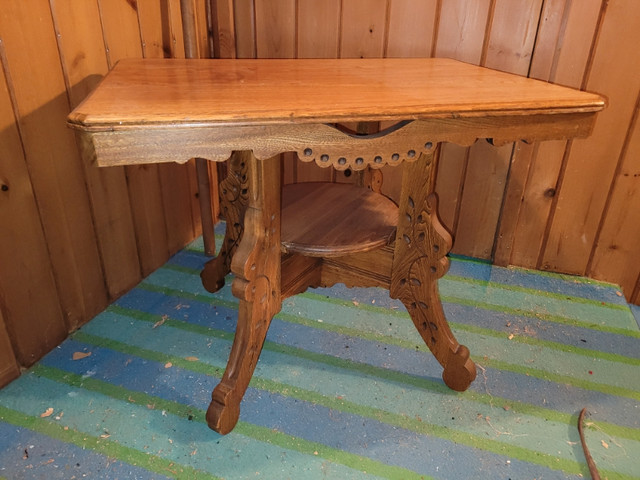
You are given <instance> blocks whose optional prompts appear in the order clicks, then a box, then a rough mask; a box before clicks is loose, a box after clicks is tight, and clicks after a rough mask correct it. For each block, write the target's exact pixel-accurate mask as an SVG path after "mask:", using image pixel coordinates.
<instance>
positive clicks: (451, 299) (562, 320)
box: [140, 264, 640, 338]
mask: <svg viewBox="0 0 640 480" xmlns="http://www.w3.org/2000/svg"><path fill="white" fill-rule="evenodd" d="M162 269H164V270H173V271H176V272H180V273H185V274H189V275H199V274H200V272H199V270H196V269H193V268H189V267H184V266H180V265H172V264H166V265H164V266H163V267H162ZM231 278H233V277H231V276H229V277H227V281H228V280H230V279H231ZM478 282H480V281H478ZM149 284H150V283H149V281H148V280H147V281H145V282H143V283H142V284H140V286H143V285H149ZM496 285H501V284H496ZM498 288H499V287H498ZM515 288H516V287H514V289H515ZM517 288H522V289H525V290H527V289H526V288H525V287H517ZM530 291H531V293H532V294H534V295H535V292H538V291H537V290H530ZM196 295H197V294H196ZM298 296H303V297H307V298H313V297H312V296H315V297H317V298H316V299H318V300H321V301H324V302H328V303H335V304H339V305H343V306H349V307H351V308H353V307H356V306H355V305H353V302H349V301H347V300H343V299H338V298H326V296H323V295H319V294H315V293H313V292H304V293H301V294H298ZM561 297H563V298H568V297H565V296H561ZM575 298H577V297H575ZM440 299H441V300H442V301H443V302H447V303H455V304H458V305H463V306H467V307H476V308H481V309H483V310H489V311H494V312H500V313H505V314H508V315H514V316H522V317H527V318H535V319H537V320H544V321H547V322H552V323H558V324H561V325H568V326H572V327H580V328H589V329H591V330H596V331H600V332H606V333H614V334H617V335H625V336H628V337H632V338H640V330H637V329H636V330H632V329H629V328H626V327H616V326H610V325H602V324H599V323H594V322H589V321H585V320H581V319H576V318H571V317H566V316H562V315H557V314H552V313H543V312H534V311H531V310H527V309H522V308H516V307H509V306H506V305H499V304H495V303H489V302H483V301H481V300H478V299H470V298H464V297H459V296H455V295H443V294H442V293H441V295H440ZM565 301H568V300H565ZM577 303H579V302H577ZM610 305H611V308H612V309H614V310H620V311H627V310H628V308H627V307H626V306H620V305H616V304H610ZM592 306H597V307H603V306H602V305H601V304H600V302H596V304H595V305H592ZM356 308H361V309H364V310H372V311H383V310H384V311H388V312H392V314H393V313H395V314H396V315H402V314H403V313H404V312H401V311H394V310H387V309H384V308H381V307H375V306H371V305H364V304H360V305H358V306H357V307H356ZM629 319H630V322H629V325H630V326H633V327H634V328H635V326H636V322H635V321H633V322H631V320H633V316H632V315H631V312H630V311H629ZM450 325H457V324H456V323H454V322H450Z"/></svg>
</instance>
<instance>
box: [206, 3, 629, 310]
mask: <svg viewBox="0 0 640 480" xmlns="http://www.w3.org/2000/svg"><path fill="white" fill-rule="evenodd" d="M266 3H269V7H268V8H265V4H266ZM254 5H255V8H254ZM212 10H213V11H214V12H222V13H223V14H222V15H221V16H219V17H217V18H216V19H215V21H214V25H216V26H217V30H216V31H215V32H214V37H216V36H218V35H219V36H220V37H221V40H220V44H221V45H226V46H225V51H226V52H227V54H228V56H234V55H237V56H239V57H256V56H261V57H264V56H274V57H277V56H282V55H285V56H292V53H291V52H292V50H293V52H294V53H293V55H294V56H300V57H303V56H304V57H314V56H318V57H327V56H335V57H340V56H343V57H365V56H394V57H411V56H424V57H428V56H439V57H450V58H455V59H458V60H462V61H465V62H469V63H474V64H479V65H486V66H489V67H492V68H497V69H500V70H505V71H509V72H513V73H515V74H518V75H523V76H531V77H534V78H538V79H541V80H545V81H550V82H553V83H558V84H562V85H568V86H572V87H576V88H586V89H588V90H593V91H596V92H598V93H602V94H604V95H606V96H608V97H609V99H610V105H609V109H608V110H607V111H606V112H605V114H603V115H602V118H600V119H599V120H598V125H597V126H596V129H595V131H594V135H593V136H592V137H591V138H589V139H587V140H576V141H570V142H565V141H554V142H541V143H539V144H534V145H526V144H522V143H519V144H516V145H508V146H504V147H500V148H496V147H493V146H491V145H488V144H487V143H485V142H479V143H478V144H476V145H473V146H472V147H470V148H463V147H459V146H456V145H444V146H443V149H442V154H441V158H440V163H439V173H438V182H437V186H436V190H437V192H438V194H439V196H440V198H441V202H440V210H441V211H440V213H441V217H442V219H443V222H444V223H445V225H447V227H448V228H449V229H450V230H451V231H452V232H453V233H454V236H455V238H456V241H455V244H454V251H455V252H456V253H459V254H463V255H469V256H475V257H480V258H488V259H493V260H494V261H496V263H498V264H500V265H509V264H513V265H521V266H525V267H529V268H538V269H544V270H549V271H557V272H562V273H576V274H581V275H589V276H592V277H595V278H598V279H602V280H608V281H612V282H618V283H621V284H622V286H623V289H624V292H625V295H626V296H627V298H631V297H632V296H633V299H634V300H635V301H638V300H639V298H640V287H638V286H637V285H640V278H639V275H640V266H639V263H640V262H638V261H637V260H636V259H637V258H640V255H639V254H640V232H638V229H637V227H636V225H637V224H638V219H637V218H636V215H637V213H636V212H638V211H640V199H639V198H638V195H636V194H635V192H636V191H637V190H638V189H639V188H640V175H636V174H637V169H638V166H637V156H638V154H637V148H636V143H637V135H638V134H637V133H636V130H637V127H635V125H637V113H635V114H634V112H637V98H638V89H639V86H638V84H637V83H638V79H639V78H640V77H639V76H638V75H637V74H634V73H637V72H638V71H640V68H638V66H637V60H636V59H637V57H638V53H637V52H636V50H637V49H635V45H637V44H638V43H640V42H639V40H640V39H639V38H638V32H640V28H639V27H638V25H637V22H638V19H639V18H640V4H639V3H638V2H634V1H633V0H608V1H605V0H584V1H579V2H577V1H572V0H516V1H513V0H362V1H361V0H349V1H348V2H347V1H339V0H335V1H330V2H315V1H311V0H275V1H272V2H266V1H262V0H260V1H258V0H256V1H255V2H253V1H252V0H212ZM277 11H282V12H283V13H282V15H283V17H278V18H277V19H274V18H273V17H274V12H277ZM292 15H295V17H294V18H293V19H292ZM284 19H286V22H285V21H284ZM283 23H286V25H284V26H282V27H281V25H282V24H283ZM323 26H324V27H326V28H322V27H323ZM292 30H293V31H292ZM291 42H295V43H294V45H295V48H293V49H292V47H291ZM230 45H232V46H231V47H230ZM616 45H617V46H616ZM230 52H231V53H230ZM612 72H613V73H612ZM632 72H633V73H632ZM634 108H635V110H634ZM389 170H391V169H388V168H385V169H384V173H385V179H384V182H383V187H382V189H383V192H384V193H386V194H388V195H390V196H391V197H395V196H396V195H397V192H398V188H399V182H397V181H396V173H395V170H392V171H389ZM397 170H400V169H397ZM333 177H334V178H335V179H336V180H338V181H350V180H348V179H344V178H342V177H340V175H338V176H336V175H335V174H334V175H333ZM326 178H327V173H326V172H323V171H322V170H321V169H315V170H313V169H309V168H308V167H307V166H302V164H300V163H296V162H293V161H292V160H291V159H289V160H288V161H287V163H286V170H285V179H286V181H308V180H322V179H326ZM634 292H635V293H634Z"/></svg>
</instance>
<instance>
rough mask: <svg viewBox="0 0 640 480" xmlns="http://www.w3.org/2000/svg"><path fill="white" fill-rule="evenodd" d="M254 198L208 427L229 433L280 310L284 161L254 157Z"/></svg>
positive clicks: (236, 262) (235, 266)
mask: <svg viewBox="0 0 640 480" xmlns="http://www.w3.org/2000/svg"><path fill="white" fill-rule="evenodd" d="M249 175H250V176H251V177H252V179H251V195H250V196H249V206H248V207H247V209H246V212H245V219H244V227H245V228H244V234H243V237H242V240H241V241H240V244H239V245H238V248H237V250H236V252H235V254H234V256H233V260H232V262H231V270H232V271H233V273H234V276H235V278H234V280H233V285H232V293H233V294H234V296H236V297H237V298H238V299H239V300H240V303H239V308H238V325H237V327H236V334H235V337H234V339H233V345H232V346H231V353H230V355H229V361H228V363H227V368H226V370H225V372H224V375H223V376H222V380H221V381H220V384H219V385H218V386H217V387H216V388H215V389H214V391H213V393H212V395H211V404H210V405H209V408H208V410H207V424H208V425H209V426H210V427H211V428H212V429H213V430H215V431H217V432H219V433H221V434H226V433H229V432H230V431H231V430H232V429H233V427H234V426H235V424H236V423H237V421H238V417H239V415H240V402H241V400H242V397H243V396H244V393H245V391H246V390H247V387H248V386H249V382H250V380H251V376H252V375H253V372H254V370H255V368H256V364H257V363H258V358H259V357H260V352H261V351H262V345H263V343H264V340H265V337H266V335H267V330H268V329H269V325H270V323H271V319H272V318H273V316H274V315H275V314H276V313H278V312H279V311H280V307H281V303H282V302H281V296H280V280H281V270H280V196H279V195H269V192H270V191H272V189H278V190H276V191H279V188H280V160H279V158H278V157H274V158H271V159H268V160H261V161H258V160H257V159H255V158H253V157H251V158H250V159H249Z"/></svg>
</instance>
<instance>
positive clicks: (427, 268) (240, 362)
mask: <svg viewBox="0 0 640 480" xmlns="http://www.w3.org/2000/svg"><path fill="white" fill-rule="evenodd" d="M603 107H604V100H603V98H602V97H600V96H598V95H595V94H591V93H586V92H580V91H577V90H573V89H569V88H564V87H561V86H557V85H551V84H548V83H544V82H540V81H536V80H532V79H528V78H523V77H520V76H515V75H510V74H507V73H502V72H497V71H494V70H490V69H487V68H482V67H477V66H473V65H468V64H465V63H461V62H457V61H454V60H449V59H366V60H363V59H357V60H356V59H354V60H335V59H327V60H318V59H314V60H170V59H163V60H123V61H121V62H120V63H118V64H117V65H116V67H115V68H114V69H113V70H112V71H111V72H109V74H108V75H107V76H106V77H105V78H104V80H103V81H102V83H101V84H100V85H99V86H98V87H97V88H96V90H95V91H94V92H93V93H92V94H91V95H90V96H89V97H88V98H87V99H86V100H85V101H84V102H83V103H82V104H81V105H80V106H78V108H76V109H75V110H74V111H73V112H72V113H71V114H70V115H69V118H68V123H69V125H70V126H71V127H73V128H74V129H76V130H77V131H78V135H79V137H80V139H81V145H82V149H83V154H84V156H85V158H86V159H87V160H90V161H96V162H97V164H98V165H100V166H110V165H132V164H144V163H159V162H185V161H187V160H189V159H191V158H205V159H208V160H211V161H216V162H221V161H227V160H229V168H228V171H229V174H228V176H227V178H226V179H224V180H223V181H222V182H221V184H220V186H219V192H220V199H221V205H222V209H223V214H224V216H225V218H226V222H227V223H226V226H227V227H226V228H227V230H226V235H225V239H224V243H223V244H222V248H221V252H220V253H219V255H218V257H216V258H214V259H213V260H211V261H210V262H209V263H207V265H206V266H205V268H204V270H203V272H202V274H201V277H202V280H203V284H204V286H205V287H206V288H207V289H208V290H210V291H215V290H217V289H219V288H220V287H221V286H222V285H223V283H224V277H225V275H226V274H227V273H229V270H231V271H232V272H233V273H234V275H235V277H234V280H233V284H232V291H233V294H234V295H235V296H236V297H237V298H238V299H239V301H240V304H239V312H238V325H237V330H236V334H235V339H234V342H233V346H232V349H231V354H230V357H229V361H228V364H227V368H226V371H225V373H224V376H223V378H222V380H221V382H220V383H219V385H218V386H217V387H216V388H215V390H214V391H213V394H212V401H211V404H210V406H209V409H208V411H207V421H208V423H209V426H210V427H211V428H212V429H214V430H216V431H218V432H220V433H223V434H225V433H228V432H230V431H231V430H232V429H233V427H234V426H235V424H236V422H237V421H238V417H239V414H240V401H241V400H242V397H243V395H244V393H245V390H246V388H247V386H248V384H249V381H250V379H251V376H252V374H253V371H254V369H255V366H256V363H257V361H258V357H259V355H260V351H261V349H262V345H263V342H264V339H265V336H266V333H267V329H268V328H269V324H270V321H271V319H272V317H273V316H274V315H275V314H276V313H277V312H278V311H279V310H280V307H281V304H282V300H283V299H284V298H286V297H287V296H290V295H294V294H296V293H300V292H303V291H304V290H305V289H307V288H308V287H312V286H326V285H332V284H335V283H338V282H342V283H345V284H347V285H348V286H356V285H358V286H379V287H384V288H387V289H388V290H389V293H390V295H391V296H392V297H393V298H399V299H400V300H401V301H402V302H403V303H404V305H405V306H406V308H407V310H408V312H409V314H410V316H411V318H412V320H413V322H414V324H415V326H416V328H417V329H418V331H419V333H420V335H421V336H422V338H423V339H424V341H425V343H426V344H427V345H428V347H429V348H430V349H431V351H432V352H433V355H434V356H435V357H436V359H437V360H438V362H440V364H441V365H442V366H443V368H444V370H443V380H444V382H445V383H446V384H447V385H448V386H449V387H450V388H452V389H454V390H458V391H463V390H465V389H467V388H468V386H469V385H470V383H471V382H472V381H473V380H474V378H475V376H476V369H475V364H474V363H473V362H472V361H471V359H470V358H469V350H468V349H467V348H466V347H465V346H463V345H460V344H459V343H458V342H457V341H456V339H455V337H454V336H453V334H452V332H451V330H450V329H449V326H448V324H447V321H446V319H445V316H444V313H443V310H442V305H441V303H440V299H439V296H438V288H437V280H438V278H440V277H442V276H443V275H444V273H445V272H446V271H447V268H448V260H447V257H446V254H447V252H448V251H449V250H450V249H451V245H452V239H451V236H450V235H449V233H448V232H447V230H446V229H445V228H444V227H443V226H442V224H441V223H440V222H439V220H438V217H437V203H436V196H435V194H434V193H433V190H434V184H435V175H436V163H437V157H438V151H439V144H440V143H441V142H453V143H456V144H460V145H471V144H472V143H473V142H475V141H476V140H477V139H482V138H486V139H490V140H491V141H492V142H493V143H494V144H503V143H505V142H511V141H517V140H525V141H535V140H547V139H561V138H571V137H584V136H587V135H588V134H589V133H590V131H591V129H592V127H593V124H594V122H595V118H596V114H597V112H598V111H600V110H601V109H602V108H603ZM366 121H384V122H386V123H392V124H394V126H393V127H390V128H388V129H387V130H385V131H382V132H380V133H377V134H373V135H365V136H359V135H353V134H350V133H347V132H345V131H343V130H342V129H340V128H338V127H337V126H336V124H339V123H342V122H366ZM282 152H296V153H297V154H298V156H299V158H300V159H301V160H302V161H305V162H315V164H316V165H318V166H319V167H329V166H331V167H333V168H335V169H337V170H345V169H351V170H362V169H365V168H368V167H370V168H373V169H378V168H380V167H382V166H383V165H398V164H402V163H404V164H406V165H405V168H404V172H403V179H402V191H401V198H400V201H399V205H398V206H396V205H395V204H394V203H393V202H391V201H390V200H389V199H387V198H386V197H384V196H383V195H381V194H379V193H377V192H376V191H373V190H369V189H366V188H358V187H355V186H347V185H343V184H327V183H310V184H298V185H292V186H286V187H284V188H282V186H281V161H280V154H281V153H282ZM374 190H375V189H374Z"/></svg>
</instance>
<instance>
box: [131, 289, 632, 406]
mask: <svg viewBox="0 0 640 480" xmlns="http://www.w3.org/2000/svg"><path fill="white" fill-rule="evenodd" d="M139 288H144V289H147V290H150V291H155V292H159V293H163V294H164V295H171V296H176V297H182V298H187V299H190V300H195V301H199V302H204V303H208V304H212V305H216V304H217V305H224V306H228V307H230V308H236V309H237V304H234V303H233V302H229V301H221V300H219V299H217V298H215V297H212V296H210V295H204V294H197V293H190V292H183V291H180V290H176V289H172V288H168V287H161V286H157V285H153V284H149V283H145V282H143V283H142V284H140V285H139ZM390 311H391V310H390ZM276 318H278V319H279V320H283V321H286V322H289V323H297V324H300V325H305V326H308V327H312V328H316V329H320V330H327V331H332V332H336V333H340V334H342V335H350V336H355V337H358V338H362V339H365V340H372V341H376V342H381V341H382V342H383V343H386V344H389V345H395V346H399V347H402V348H407V349H415V348H419V349H421V350H424V351H428V348H427V347H426V346H425V345H423V344H420V345H416V343H415V342H413V341H409V340H404V339H400V338H396V337H389V336H381V335H378V334H373V333H367V332H363V331H361V330H357V329H354V328H349V327H345V326H341V325H335V324H331V323H329V322H317V321H313V320H310V319H305V318H303V317H300V316H296V315H291V314H286V313H279V314H277V315H276ZM452 326H453V324H452ZM514 338H515V337H514ZM496 362H499V361H496ZM496 364H497V363H496ZM500 365H501V367H500V369H501V370H506V371H510V372H513V373H518V374H529V375H532V376H536V377H537V378H541V379H545V380H546V379H547V378H554V375H555V374H553V373H551V372H545V371H542V370H531V371H528V372H523V368H524V367H522V366H521V365H519V364H511V363H508V362H501V363H500ZM555 378H562V383H568V384H569V385H574V386H577V387H579V388H586V387H587V386H590V388H588V389H589V390H593V391H597V392H601V393H605V394H608V395H611V394H613V395H619V396H624V397H628V398H632V399H634V400H637V399H640V392H638V391H635V390H632V389H627V388H623V387H620V386H612V385H609V384H601V383H596V382H588V381H585V380H580V379H576V378H574V377H569V376H559V375H555Z"/></svg>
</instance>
